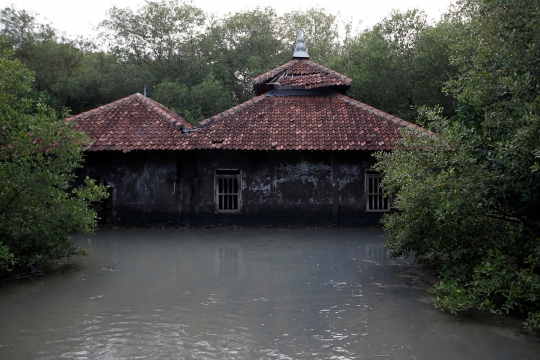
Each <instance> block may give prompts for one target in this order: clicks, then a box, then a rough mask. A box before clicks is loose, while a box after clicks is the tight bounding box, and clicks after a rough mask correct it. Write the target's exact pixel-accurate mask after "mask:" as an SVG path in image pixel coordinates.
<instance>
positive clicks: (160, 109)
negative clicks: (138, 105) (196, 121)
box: [138, 94, 193, 129]
mask: <svg viewBox="0 0 540 360" xmlns="http://www.w3.org/2000/svg"><path fill="white" fill-rule="evenodd" d="M138 95H140V94H138ZM139 99H140V100H141V101H142V102H144V103H145V104H146V105H149V106H151V107H153V108H154V110H155V111H156V112H157V113H158V114H159V115H160V116H161V117H162V118H164V119H165V120H167V121H168V122H169V123H170V124H171V125H173V126H174V127H175V128H176V129H183V128H184V127H187V128H188V129H191V128H192V127H193V126H192V125H191V124H190V123H189V122H188V121H187V120H186V119H184V118H183V117H182V116H180V115H178V114H176V113H175V112H174V111H172V110H171V109H169V108H168V107H166V106H165V105H163V104H160V103H158V102H157V101H155V100H152V99H150V98H148V97H146V96H142V95H141V97H140V98H139ZM164 109H166V110H169V111H171V112H172V113H174V114H175V115H176V116H177V117H178V118H179V119H175V118H174V117H173V116H172V115H171V114H168V113H167V112H166V111H165V110H164Z"/></svg>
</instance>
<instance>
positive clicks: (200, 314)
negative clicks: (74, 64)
mask: <svg viewBox="0 0 540 360" xmlns="http://www.w3.org/2000/svg"><path fill="white" fill-rule="evenodd" d="M381 235H382V231H381V230H379V229H107V230H100V231H98V232H97V234H95V235H92V236H78V237H77V242H78V244H79V245H80V246H82V247H85V248H87V249H88V250H89V253H90V254H89V255H88V256H82V257H76V258H74V259H73V260H72V263H71V264H70V265H68V266H65V267H61V268H60V269H59V270H58V271H55V272H54V273H52V274H48V275H44V276H39V277H33V278H29V279H23V280H17V281H4V282H2V283H0V324H1V326H0V359H3V360H5V359H341V360H345V359H372V358H373V359H380V358H383V359H384V358H390V359H540V342H538V339H537V338H536V335H535V334H531V333H527V332H525V331H522V330H521V329H520V326H519V324H520V322H519V320H517V319H512V318H508V317H500V316H492V315H489V314H474V315H470V314H469V315H462V316H458V317H456V316H453V315H449V314H447V313H442V312H440V311H439V310H437V309H434V308H433V305H431V303H430V302H429V296H428V295H427V293H426V290H427V288H428V285H427V284H426V283H425V282H424V281H423V279H425V277H424V276H423V275H422V272H421V271H420V270H419V269H418V268H417V267H415V266H411V265H410V264H409V263H408V262H407V260H404V259H398V260H397V261H394V260H391V259H388V258H387V256H386V250H385V249H384V246H383V240H382V238H381Z"/></svg>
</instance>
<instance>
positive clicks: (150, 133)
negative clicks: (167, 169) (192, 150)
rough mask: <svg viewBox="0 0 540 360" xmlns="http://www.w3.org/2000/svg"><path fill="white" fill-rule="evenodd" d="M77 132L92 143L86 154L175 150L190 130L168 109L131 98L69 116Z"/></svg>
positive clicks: (150, 101) (156, 103)
mask: <svg viewBox="0 0 540 360" xmlns="http://www.w3.org/2000/svg"><path fill="white" fill-rule="evenodd" d="M66 120H67V121H76V122H77V126H76V127H77V129H79V130H83V131H84V132H86V134H87V135H88V136H89V137H90V138H91V139H92V140H93V142H92V143H91V144H90V146H88V148H86V150H87V151H99V150H121V151H124V152H129V151H132V150H174V149H176V150H178V149H179V147H178V146H179V144H181V143H182V139H183V138H184V137H185V136H186V135H185V134H183V132H182V129H183V128H187V129H191V128H192V126H191V124H189V123H188V122H187V121H186V120H185V119H184V118H182V117H181V116H179V115H177V114H175V113H174V112H173V111H171V110H170V109H168V108H166V107H165V106H163V105H161V104H160V103H158V102H155V101H154V100H151V99H149V98H147V97H144V96H143V95H141V94H134V95H131V96H128V97H126V98H123V99H120V100H118V101H115V102H112V103H110V104H107V105H104V106H101V107H99V108H97V109H94V110H90V111H87V112H84V113H82V114H79V115H76V116H72V117H70V118H68V119H66Z"/></svg>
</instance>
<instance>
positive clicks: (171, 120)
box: [66, 93, 193, 129]
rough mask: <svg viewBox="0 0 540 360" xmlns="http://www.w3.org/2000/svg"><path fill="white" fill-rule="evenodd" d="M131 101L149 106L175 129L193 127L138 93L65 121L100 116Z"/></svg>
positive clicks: (163, 106)
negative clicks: (137, 101)
mask: <svg viewBox="0 0 540 360" xmlns="http://www.w3.org/2000/svg"><path fill="white" fill-rule="evenodd" d="M132 100H139V101H141V102H142V103H144V104H145V105H147V106H149V107H150V108H151V109H152V110H153V111H155V112H157V113H158V114H159V115H160V116H161V117H162V118H163V119H165V120H166V121H167V122H169V123H170V124H171V125H173V126H174V127H175V128H176V129H182V128H183V127H187V128H189V129H190V128H192V127H193V126H192V125H191V124H190V123H189V122H187V120H186V119H184V118H183V117H181V116H180V115H178V114H176V113H175V112H174V111H172V110H171V109H169V108H167V107H166V106H165V105H163V104H160V103H158V102H157V101H155V100H152V99H150V98H148V97H146V96H144V95H142V94H140V93H135V94H133V95H129V96H126V97H125V98H122V99H120V100H116V101H113V102H111V103H108V104H105V105H102V106H100V107H97V108H95V109H92V110H88V111H85V112H82V113H80V114H78V115H74V116H71V117H69V118H67V119H66V121H75V120H79V119H85V118H87V117H89V116H93V115H98V114H101V113H103V112H105V111H107V110H110V109H114V108H117V107H119V106H122V105H124V104H126V103H128V102H130V101H132ZM165 109H166V110H169V111H171V112H172V113H174V114H175V115H176V116H177V117H178V119H175V118H174V116H172V115H171V114H168V113H167V112H166V111H165Z"/></svg>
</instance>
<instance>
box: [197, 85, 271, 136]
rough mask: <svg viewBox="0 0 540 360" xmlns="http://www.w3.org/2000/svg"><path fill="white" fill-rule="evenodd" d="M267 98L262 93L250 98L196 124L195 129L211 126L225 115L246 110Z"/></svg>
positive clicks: (265, 94)
mask: <svg viewBox="0 0 540 360" xmlns="http://www.w3.org/2000/svg"><path fill="white" fill-rule="evenodd" d="M267 96H268V94H267V93H264V94H262V95H259V96H256V97H254V98H251V99H249V100H248V101H245V102H243V103H241V104H239V105H236V106H234V107H232V108H230V109H228V110H225V111H222V112H220V113H219V114H217V115H214V116H211V117H209V118H208V119H205V120H203V121H201V122H200V123H198V124H197V126H196V128H199V129H200V128H203V127H205V126H208V125H210V124H213V123H215V122H216V121H217V120H219V119H221V118H223V117H225V116H226V115H233V114H234V113H235V112H237V111H238V110H242V109H245V108H247V107H249V106H251V105H255V104H256V103H258V102H259V101H261V100H262V99H264V98H265V97H267Z"/></svg>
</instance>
